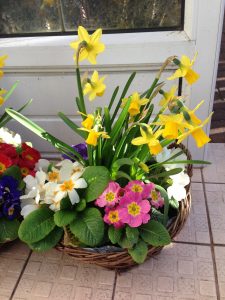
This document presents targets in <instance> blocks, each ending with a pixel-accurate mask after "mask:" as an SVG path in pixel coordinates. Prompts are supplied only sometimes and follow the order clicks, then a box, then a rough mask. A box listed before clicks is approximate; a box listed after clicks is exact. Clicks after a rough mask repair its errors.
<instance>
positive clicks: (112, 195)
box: [95, 181, 121, 207]
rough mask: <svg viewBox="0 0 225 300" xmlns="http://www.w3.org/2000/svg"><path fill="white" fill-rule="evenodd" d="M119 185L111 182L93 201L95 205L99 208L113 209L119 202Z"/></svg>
mask: <svg viewBox="0 0 225 300" xmlns="http://www.w3.org/2000/svg"><path fill="white" fill-rule="evenodd" d="M120 189H121V188H120V185H119V184H118V183H117V182H114V181H111V182H110V183H109V184H108V186H107V188H106V189H105V190H104V192H103V193H102V194H101V195H100V197H98V199H97V200H96V201H95V204H96V205H97V206H99V207H104V206H108V207H113V206H115V204H116V203H118V202H119V199H120V197H119V192H120Z"/></svg>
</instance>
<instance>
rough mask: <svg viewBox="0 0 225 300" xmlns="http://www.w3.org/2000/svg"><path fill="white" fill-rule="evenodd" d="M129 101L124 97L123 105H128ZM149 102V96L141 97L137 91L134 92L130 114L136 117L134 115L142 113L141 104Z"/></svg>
mask: <svg viewBox="0 0 225 300" xmlns="http://www.w3.org/2000/svg"><path fill="white" fill-rule="evenodd" d="M127 101H128V98H125V99H123V102H122V107H124V106H125V105H126V103H127ZM148 102H149V99H147V98H142V99H141V98H140V95H139V94H138V93H137V92H135V93H133V94H132V96H131V102H130V107H129V109H128V112H129V114H130V116H131V117H134V116H136V115H138V114H139V113H140V108H141V106H142V105H145V104H147V103H148Z"/></svg>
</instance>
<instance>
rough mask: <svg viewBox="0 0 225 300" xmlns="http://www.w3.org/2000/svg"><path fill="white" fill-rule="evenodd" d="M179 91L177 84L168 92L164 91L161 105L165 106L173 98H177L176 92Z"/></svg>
mask: <svg viewBox="0 0 225 300" xmlns="http://www.w3.org/2000/svg"><path fill="white" fill-rule="evenodd" d="M176 91H177V86H176V85H173V86H172V87H171V89H170V90H169V91H168V92H164V93H163V98H162V99H161V100H160V102H159V105H160V106H164V105H166V104H168V103H169V102H170V101H171V100H173V99H174V98H176V96H175V93H176Z"/></svg>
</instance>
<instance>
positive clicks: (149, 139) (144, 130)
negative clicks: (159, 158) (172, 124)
mask: <svg viewBox="0 0 225 300" xmlns="http://www.w3.org/2000/svg"><path fill="white" fill-rule="evenodd" d="M140 131H141V135H142V136H140V137H137V138H135V139H133V140H132V142H131V143H132V144H133V145H136V146H140V145H144V144H147V145H148V148H149V151H150V153H151V154H152V155H157V154H158V153H160V152H161V151H162V149H163V148H162V146H161V144H160V142H159V140H158V138H159V137H160V135H161V134H162V130H160V129H158V130H157V131H156V132H155V133H153V132H152V129H151V128H150V126H148V125H146V126H142V127H140Z"/></svg>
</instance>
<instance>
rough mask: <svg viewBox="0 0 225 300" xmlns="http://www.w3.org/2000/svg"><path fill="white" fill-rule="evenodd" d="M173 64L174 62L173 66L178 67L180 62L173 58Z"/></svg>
mask: <svg viewBox="0 0 225 300" xmlns="http://www.w3.org/2000/svg"><path fill="white" fill-rule="evenodd" d="M173 62H174V64H175V65H177V66H179V65H180V61H179V59H177V58H174V59H173Z"/></svg>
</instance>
